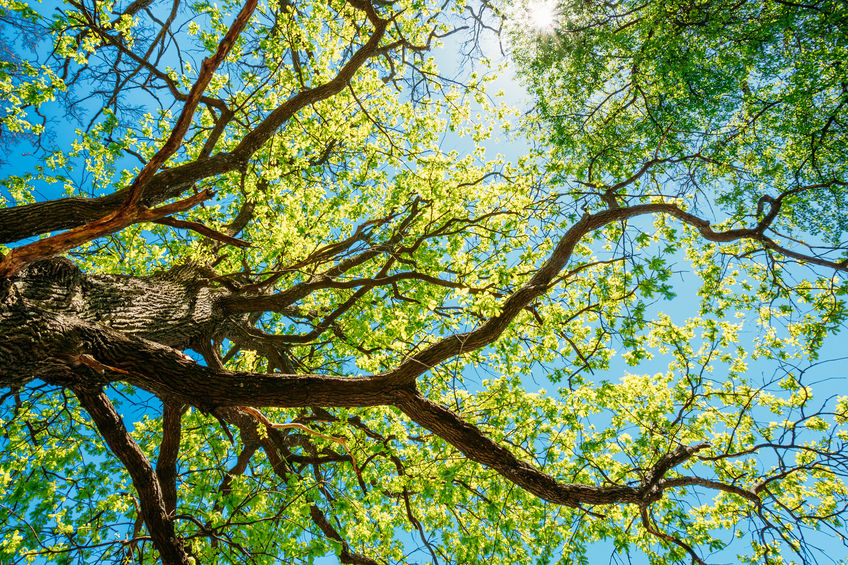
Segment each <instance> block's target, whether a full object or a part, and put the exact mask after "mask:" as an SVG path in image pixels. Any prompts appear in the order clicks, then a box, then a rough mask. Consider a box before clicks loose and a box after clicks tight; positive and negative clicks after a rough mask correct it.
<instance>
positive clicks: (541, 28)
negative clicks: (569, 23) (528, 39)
mask: <svg viewBox="0 0 848 565" xmlns="http://www.w3.org/2000/svg"><path fill="white" fill-rule="evenodd" d="M556 12H557V6H556V1H555V0H535V1H534V2H530V3H529V4H528V5H527V16H528V19H529V23H530V26H531V27H532V28H533V29H534V30H536V31H537V32H539V33H549V32H551V31H553V29H554V25H555V23H556Z"/></svg>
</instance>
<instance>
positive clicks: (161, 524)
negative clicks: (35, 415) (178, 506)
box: [74, 387, 194, 565]
mask: <svg viewBox="0 0 848 565" xmlns="http://www.w3.org/2000/svg"><path fill="white" fill-rule="evenodd" d="M74 394H76V395H77V398H79V401H80V404H82V406H83V408H85V410H86V411H87V412H88V413H89V415H91V419H92V420H93V421H94V424H95V425H96V426H97V430H98V431H99V432H100V435H101V436H103V439H105V440H106V443H107V444H108V445H109V449H111V450H112V452H113V453H114V454H115V455H116V456H117V457H118V459H120V460H121V463H123V465H124V467H126V469H127V471H128V472H129V474H130V477H132V481H133V486H135V489H136V491H137V492H138V498H139V503H140V504H141V515H142V517H143V518H144V523H145V525H146V526H147V530H148V531H149V532H150V537H151V539H152V540H153V545H155V546H156V549H157V550H159V556H160V558H161V559H162V562H163V563H165V564H166V565H190V564H192V563H193V562H194V560H193V559H191V558H190V557H189V555H188V553H187V552H186V550H185V548H184V547H183V544H182V541H181V540H180V539H179V538H177V536H176V532H175V531H174V522H173V518H172V517H171V516H169V515H168V512H167V510H166V509H165V500H164V498H163V494H162V489H161V488H160V485H159V480H158V479H157V477H156V473H155V472H154V471H153V467H152V466H151V465H150V462H149V461H148V460H147V457H145V456H144V453H143V452H142V451H141V449H140V448H139V446H138V444H137V443H136V442H135V441H134V440H133V439H132V437H130V434H129V433H128V432H127V429H126V427H124V423H123V421H121V416H120V415H119V414H118V413H117V412H116V411H115V407H114V406H112V403H111V402H110V401H109V398H108V397H107V396H106V394H105V393H104V392H103V391H102V390H100V391H97V392H92V391H90V390H87V389H85V388H81V387H80V388H75V389H74Z"/></svg>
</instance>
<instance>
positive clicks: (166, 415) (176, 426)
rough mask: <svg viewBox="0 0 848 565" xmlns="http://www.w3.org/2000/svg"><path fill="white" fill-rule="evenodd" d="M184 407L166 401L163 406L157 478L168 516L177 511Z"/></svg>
mask: <svg viewBox="0 0 848 565" xmlns="http://www.w3.org/2000/svg"><path fill="white" fill-rule="evenodd" d="M181 418H182V406H180V405H179V404H174V403H172V402H168V401H165V402H164V403H163V406H162V443H160V444H159V457H158V458H157V459H156V477H157V478H158V479H159V485H160V487H161V488H162V502H163V504H164V505H165V512H167V513H168V516H174V515H175V514H176V510H177V457H178V456H179V453H180V420H181Z"/></svg>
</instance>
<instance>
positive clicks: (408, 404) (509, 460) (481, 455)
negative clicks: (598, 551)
mask: <svg viewBox="0 0 848 565" xmlns="http://www.w3.org/2000/svg"><path fill="white" fill-rule="evenodd" d="M401 398H402V400H401V401H400V402H398V403H397V404H396V406H397V407H398V408H400V409H401V410H402V411H403V413H404V414H406V415H407V416H408V417H409V418H410V419H411V420H413V421H414V422H416V423H417V424H419V425H421V426H423V427H424V428H426V429H428V430H430V431H431V432H433V433H434V434H436V435H438V436H439V437H440V438H442V439H444V440H445V441H447V442H448V443H450V444H451V445H453V446H454V447H455V448H457V449H458V450H459V451H461V452H462V454H463V455H465V456H466V457H468V458H469V459H471V460H472V461H476V462H477V463H480V464H481V465H485V466H487V467H489V468H491V469H494V470H495V471H497V472H498V473H500V474H501V475H502V476H504V477H505V478H506V479H508V480H510V481H511V482H513V483H515V484H516V485H518V486H520V487H521V488H523V489H524V490H526V491H528V492H530V493H532V494H534V495H536V496H538V497H539V498H541V499H543V500H547V501H548V502H553V503H555V504H564V505H566V506H571V507H575V508H576V507H578V506H580V505H582V504H587V505H596V504H621V503H625V504H637V505H643V504H646V503H649V502H652V501H655V500H658V499H659V498H660V497H661V496H662V490H661V489H660V488H658V486H657V485H655V484H652V482H651V481H648V482H647V483H646V484H643V485H640V486H638V487H631V486H626V485H617V486H601V487H597V486H588V485H579V484H571V483H560V482H557V480H556V479H554V478H553V477H551V476H550V475H548V474H547V473H543V472H542V471H539V470H538V469H536V468H534V467H532V466H531V465H530V464H528V463H526V462H524V461H521V460H520V459H518V458H517V457H516V456H515V455H513V454H512V452H511V451H509V450H508V449H506V448H504V447H503V446H501V445H498V444H497V443H496V442H495V441H493V440H492V439H490V438H489V437H488V436H486V435H485V434H484V433H483V432H481V431H480V430H479V429H478V428H477V427H476V426H473V425H472V424H469V423H468V422H466V421H464V420H463V419H462V418H460V417H459V416H458V415H456V414H455V413H454V412H452V411H450V410H448V409H447V408H445V407H443V406H441V405H439V404H436V403H435V402H432V401H430V400H428V399H427V398H425V397H423V396H421V395H420V394H419V393H408V392H404V393H402V395H401ZM703 447H704V444H698V445H695V446H688V447H683V448H681V449H678V450H676V451H674V452H672V453H671V454H669V455H667V456H666V457H663V458H661V459H660V460H659V461H658V462H657V464H656V465H655V466H654V468H653V469H652V471H655V474H656V475H657V476H660V475H661V473H665V472H666V471H667V470H668V469H669V468H670V467H671V466H672V465H677V464H680V463H682V462H683V460H685V458H684V457H683V456H682V454H685V456H687V457H688V456H691V455H692V454H693V453H695V452H696V451H698V449H702V448H703Z"/></svg>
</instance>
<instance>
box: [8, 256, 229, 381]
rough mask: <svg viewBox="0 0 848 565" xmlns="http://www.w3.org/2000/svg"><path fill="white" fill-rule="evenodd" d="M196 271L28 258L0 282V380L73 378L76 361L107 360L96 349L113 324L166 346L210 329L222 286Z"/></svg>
mask: <svg viewBox="0 0 848 565" xmlns="http://www.w3.org/2000/svg"><path fill="white" fill-rule="evenodd" d="M198 271H199V270H198V269H195V268H193V267H192V266H191V265H188V266H182V267H178V268H177V269H173V270H171V271H168V272H165V273H162V274H157V275H153V276H149V277H130V276H122V275H86V274H84V273H83V272H82V271H80V269H79V268H78V267H76V266H75V265H74V264H73V263H71V262H70V261H68V260H66V259H61V258H56V259H51V260H48V261H40V262H38V263H35V264H33V265H30V266H29V267H28V268H27V269H26V270H24V271H23V272H22V273H20V275H19V276H16V277H13V278H12V279H10V280H7V281H5V282H3V283H2V284H3V286H2V287H0V335H2V336H3V339H2V342H0V387H9V386H20V385H22V384H24V383H25V382H27V381H29V380H31V379H33V378H45V380H55V379H57V378H59V379H61V378H62V375H65V376H66V377H67V378H71V379H73V376H72V375H71V374H70V373H72V372H74V370H73V369H74V367H78V366H79V365H81V364H87V365H89V366H90V367H92V365H93V364H94V363H95V361H97V362H101V363H104V364H109V361H110V360H111V359H110V360H107V359H104V358H99V357H98V356H97V355H96V354H95V353H96V352H97V351H99V350H103V349H104V348H105V347H106V346H107V345H108V344H106V343H105V341H106V340H108V336H110V335H115V332H117V333H119V334H120V335H122V336H124V337H125V338H127V339H129V340H130V341H139V339H137V338H140V340H144V341H148V342H152V343H150V346H151V347H153V348H156V347H157V344H158V347H159V348H160V349H162V350H163V352H168V353H171V354H175V353H177V352H176V351H175V349H183V348H186V347H188V346H189V345H190V344H191V342H192V341H193V340H196V339H199V338H202V337H204V336H211V335H212V334H213V333H214V332H215V331H216V328H217V326H218V325H219V324H220V323H221V322H222V320H223V316H222V314H221V313H220V309H219V308H218V307H217V306H216V305H217V303H218V301H219V300H220V298H221V297H223V296H224V295H225V294H226V292H227V291H226V290H222V289H217V288H213V287H211V285H209V284H208V283H207V282H206V281H205V279H203V278H202V277H200V276H199V272H198ZM98 330H100V331H98ZM112 345H115V344H112ZM127 353H128V354H129V351H127ZM81 355H82V356H85V355H89V356H93V361H90V362H87V361H86V358H85V357H82V358H81V357H80V356H81ZM109 357H113V356H112V355H110V356H109ZM110 366H111V365H110ZM92 368H95V369H96V368H97V367H96V366H94V367H92ZM101 370H102V369H101ZM57 371H58V374H56V372H57Z"/></svg>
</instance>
